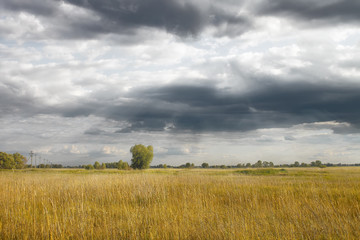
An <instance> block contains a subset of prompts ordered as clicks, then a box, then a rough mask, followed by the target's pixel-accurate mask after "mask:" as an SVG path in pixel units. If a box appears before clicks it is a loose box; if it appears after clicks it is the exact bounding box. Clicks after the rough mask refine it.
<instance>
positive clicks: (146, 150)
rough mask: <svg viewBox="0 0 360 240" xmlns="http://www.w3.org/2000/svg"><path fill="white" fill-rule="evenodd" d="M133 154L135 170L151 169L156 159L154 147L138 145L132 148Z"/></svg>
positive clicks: (132, 161) (132, 165)
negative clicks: (153, 160) (152, 162)
mask: <svg viewBox="0 0 360 240" xmlns="http://www.w3.org/2000/svg"><path fill="white" fill-rule="evenodd" d="M130 152H131V153H132V158H131V167H132V168H134V169H146V168H149V167H150V163H151V161H152V159H153V157H154V150H153V147H152V146H151V145H150V146H147V147H145V146H144V145H142V144H136V145H134V146H132V147H131V148H130Z"/></svg>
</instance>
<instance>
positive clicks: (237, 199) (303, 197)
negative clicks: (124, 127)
mask: <svg viewBox="0 0 360 240" xmlns="http://www.w3.org/2000/svg"><path fill="white" fill-rule="evenodd" d="M359 186H360V168H355V167H354V168H326V169H287V170H286V171H285V172H284V171H282V174H281V175H277V174H274V175H264V176H261V175H251V174H250V175H249V174H242V173H241V172H239V171H238V170H197V169H193V170H186V171H184V170H171V169H168V170H147V171H118V170H115V171H111V170H106V171H101V172H100V171H83V170H76V171H69V170H63V171H54V170H53V171H51V170H48V171H26V170H25V171H14V172H13V171H1V172H0V239H360V228H359V226H360V187H359Z"/></svg>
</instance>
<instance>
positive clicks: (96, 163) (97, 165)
mask: <svg viewBox="0 0 360 240" xmlns="http://www.w3.org/2000/svg"><path fill="white" fill-rule="evenodd" d="M94 168H95V169H100V168H101V166H100V163H99V162H98V161H96V162H95V163H94Z"/></svg>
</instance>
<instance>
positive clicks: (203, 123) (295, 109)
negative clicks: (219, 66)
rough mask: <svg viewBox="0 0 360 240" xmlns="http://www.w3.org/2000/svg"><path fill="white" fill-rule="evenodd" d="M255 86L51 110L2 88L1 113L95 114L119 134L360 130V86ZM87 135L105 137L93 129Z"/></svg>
mask: <svg viewBox="0 0 360 240" xmlns="http://www.w3.org/2000/svg"><path fill="white" fill-rule="evenodd" d="M256 86H257V87H256V88H253V89H252V90H251V89H250V90H249V91H248V92H246V93H238V94H235V93H234V92H229V91H228V90H225V89H218V88H216V87H214V86H211V85H209V86H183V85H169V86H163V87H158V88H148V89H144V88H142V89H140V88H138V89H134V90H133V91H131V92H129V93H127V94H122V95H123V96H122V97H123V98H121V99H125V100H116V99H117V98H114V100H113V101H110V102H109V101H108V100H107V101H104V99H103V97H102V96H100V95H97V96H96V97H94V96H95V95H94V96H88V97H87V98H86V99H85V98H83V99H78V100H76V102H71V103H70V102H69V103H67V104H65V103H63V104H61V105H52V106H49V105H45V104H41V102H40V101H39V100H37V99H36V98H32V97H31V96H30V95H23V96H21V92H19V91H18V90H16V89H17V88H14V87H13V88H14V89H15V90H11V88H10V87H7V88H5V87H1V88H0V93H1V95H0V97H1V99H0V100H1V112H2V114H17V115H18V114H27V115H31V114H33V115H36V114H49V115H52V114H55V115H61V116H63V117H67V118H76V117H82V116H90V115H93V116H98V117H104V118H106V119H110V120H115V121H119V122H126V123H127V124H126V125H125V126H126V127H123V128H119V129H118V130H117V131H116V132H117V133H129V132H132V131H175V132H184V131H185V132H216V131H239V132H241V131H248V130H254V129H259V128H272V127H290V126H293V125H296V124H302V123H313V122H324V121H337V122H340V123H341V122H345V123H349V124H351V125H350V126H346V125H344V126H342V125H337V126H328V128H330V129H333V130H334V132H335V133H339V134H341V133H349V132H351V131H353V130H352V129H360V120H359V119H360V109H359V107H358V103H359V102H360V94H359V92H360V86H358V85H356V84H352V85H350V84H341V85H340V84H334V83H329V82H328V83H327V84H324V83H322V84H313V83H306V82H294V83H281V84H280V83H278V82H276V81H271V80H267V81H265V80H263V82H257V83H256ZM14 91H15V92H14ZM119 94H121V93H119ZM85 134H90V135H91V134H92V135H94V134H95V135H96V134H101V132H99V130H98V129H89V130H88V131H86V132H85Z"/></svg>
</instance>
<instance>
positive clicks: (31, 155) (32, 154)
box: [30, 151, 34, 168]
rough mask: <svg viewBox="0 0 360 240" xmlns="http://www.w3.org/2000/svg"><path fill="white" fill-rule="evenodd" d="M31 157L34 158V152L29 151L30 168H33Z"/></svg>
mask: <svg viewBox="0 0 360 240" xmlns="http://www.w3.org/2000/svg"><path fill="white" fill-rule="evenodd" d="M33 156H34V152H33V151H30V159H31V168H32V167H33Z"/></svg>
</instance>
